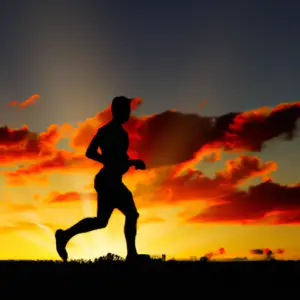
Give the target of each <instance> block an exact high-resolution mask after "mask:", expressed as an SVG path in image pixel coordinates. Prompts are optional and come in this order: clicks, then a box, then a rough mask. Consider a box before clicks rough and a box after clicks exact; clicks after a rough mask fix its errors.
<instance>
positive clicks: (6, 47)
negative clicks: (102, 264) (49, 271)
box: [0, 0, 300, 259]
mask: <svg viewBox="0 0 300 300" xmlns="http://www.w3.org/2000/svg"><path fill="white" fill-rule="evenodd" d="M0 12H1V18H0V33H1V37H2V43H1V47H0V62H1V65H0V87H1V89H0V91H1V97H0V106H1V108H2V109H1V110H0V125H1V128H0V161H1V168H0V171H1V177H0V193H1V198H0V245H1V247H0V259H58V256H57V254H56V252H55V244H54V232H55V230H56V229H58V228H63V229H65V228H67V227H69V226H71V225H73V224H74V223H75V222H77V221H79V220H80V219H81V218H84V217H87V216H94V215H95V213H96V202H95V192H94V190H93V186H92V184H93V177H94V175H95V174H96V173H97V172H98V170H99V169H100V168H101V165H100V164H98V163H94V162H92V161H90V160H88V159H86V158H85V157H84V153H85V150H86V147H87V145H88V144H89V142H90V140H91V138H92V137H93V134H95V132H96V131H97V128H99V127H100V126H101V125H103V124H105V122H107V121H109V120H110V117H111V116H110V111H109V105H110V102H111V100H112V99H113V97H115V96H119V95H125V96H130V97H135V101H134V103H133V106H134V107H133V108H134V110H133V116H132V118H131V119H130V121H129V122H128V123H127V124H126V125H125V128H126V129H127V130H128V133H129V136H130V141H131V146H130V151H129V152H130V153H129V154H130V156H132V157H133V158H141V159H144V160H145V162H146V165H147V167H148V169H147V170H146V171H134V170H130V172H129V173H128V174H126V175H125V176H124V182H125V183H126V184H127V185H128V187H129V188H130V189H131V190H132V192H133V195H134V197H135V201H136V205H137V207H138V210H139V212H140V220H139V229H138V236H137V246H138V251H139V252H141V253H149V254H153V255H156V254H162V253H166V254H167V255H168V256H171V257H176V258H188V257H190V256H202V255H204V254H206V253H209V252H211V251H212V252H214V251H217V250H218V249H219V248H221V247H224V248H225V250H226V253H225V254H223V255H222V257H224V258H226V257H236V256H248V257H255V255H254V254H252V253H254V252H255V251H254V252H253V251H251V249H252V250H253V249H258V248H270V249H278V248H281V249H284V250H285V251H284V253H283V254H280V257H281V258H285V259H289V258H292V259H298V258H300V227H299V223H300V180H299V178H300V173H299V170H300V160H299V149H300V138H299V137H298V132H297V125H298V126H299V120H298V119H299V117H300V85H299V80H300V73H299V69H300V56H299V53H300V42H299V31H300V23H299V13H300V3H299V1H293V0H290V1H284V0H282V1H277V0H273V1H271V0H270V1H264V0H251V1H250V0H249V1H248V0H243V1H242V0H240V1H235V0H230V1H221V0H220V1H217V0H210V1H200V0H195V1H194V0H185V1H183V0H182V1H179V0H178V1H174V0H173V1H171V0H160V1H158V0H152V1H138V0H135V1H133V0H118V1H117V0H111V1H104V0H98V1H96V0H94V1H93V0H89V1H87V0H81V1H79V0H72V1H71V0H70V1H67V0H51V1H50V0H44V1H40V0H36V1H33V0H26V1H16V0H9V1H1V4H0ZM123 224H124V217H123V216H122V215H121V213H119V212H117V211H115V212H114V214H113V216H112V218H111V221H110V223H109V225H108V227H107V228H106V229H104V230H101V231H100V230H99V231H95V232H92V233H88V234H84V235H81V236H77V237H75V238H74V239H73V240H72V241H71V242H70V244H69V245H68V251H69V255H70V258H71V259H72V258H95V257H99V256H100V255H104V254H106V253H107V252H113V253H116V254H119V255H122V256H124V255H125V254H126V247H125V239H124V236H123ZM278 257H279V254H278Z"/></svg>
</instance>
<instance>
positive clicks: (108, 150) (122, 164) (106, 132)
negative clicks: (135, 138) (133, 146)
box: [98, 122, 129, 176]
mask: <svg viewBox="0 0 300 300" xmlns="http://www.w3.org/2000/svg"><path fill="white" fill-rule="evenodd" d="M98 135H99V143H98V145H99V148H100V149H101V152H102V155H103V157H104V159H105V160H106V161H108V162H109V163H106V164H104V167H103V169H102V170H101V171H102V172H105V173H109V174H111V175H112V176H122V175H123V174H125V173H126V172H127V171H128V169H129V167H128V163H127V162H128V158H129V157H128V154H127V151H128V147H129V137H128V134H127V132H126V131H125V129H124V128H123V127H122V125H119V124H115V123H113V122H109V123H107V124H106V125H104V126H103V127H101V128H100V129H99V131H98Z"/></svg>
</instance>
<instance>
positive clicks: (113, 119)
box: [111, 118, 122, 126]
mask: <svg viewBox="0 0 300 300" xmlns="http://www.w3.org/2000/svg"><path fill="white" fill-rule="evenodd" d="M111 123H113V124H116V125H119V126H122V123H121V122H119V121H118V120H117V119H115V118H112V119H111Z"/></svg>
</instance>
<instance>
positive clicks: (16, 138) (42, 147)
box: [0, 125, 69, 164]
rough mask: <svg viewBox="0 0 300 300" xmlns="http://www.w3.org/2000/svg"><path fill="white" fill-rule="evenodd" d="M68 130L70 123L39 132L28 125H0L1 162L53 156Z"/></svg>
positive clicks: (9, 162) (10, 162) (7, 162)
mask: <svg viewBox="0 0 300 300" xmlns="http://www.w3.org/2000/svg"><path fill="white" fill-rule="evenodd" d="M68 130H69V126H68V125H62V126H58V125H51V126H49V127H48V129H47V130H46V131H45V132H41V133H39V134H38V133H36V132H32V131H29V129H28V127H27V126H23V127H22V128H20V129H11V128H8V127H0V162H1V164H12V163H16V162H18V163H20V162H22V161H30V160H41V159H43V158H45V157H51V156H52V155H53V153H54V152H55V151H56V144H57V142H58V141H59V140H60V139H61V138H63V137H64V136H65V134H66V132H68Z"/></svg>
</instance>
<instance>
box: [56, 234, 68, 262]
mask: <svg viewBox="0 0 300 300" xmlns="http://www.w3.org/2000/svg"><path fill="white" fill-rule="evenodd" d="M55 239H56V251H57V253H58V255H59V256H60V258H61V259H62V260H63V261H64V262H66V261H67V260H68V252H67V250H66V245H67V240H66V238H65V236H64V231H63V230H62V229H58V230H57V231H56V232H55Z"/></svg>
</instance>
